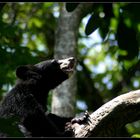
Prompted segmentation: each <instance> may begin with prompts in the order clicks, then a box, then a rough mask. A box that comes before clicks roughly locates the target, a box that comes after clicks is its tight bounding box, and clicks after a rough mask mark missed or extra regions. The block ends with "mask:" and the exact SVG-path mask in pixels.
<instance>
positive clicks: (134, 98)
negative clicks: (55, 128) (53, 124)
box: [72, 90, 140, 137]
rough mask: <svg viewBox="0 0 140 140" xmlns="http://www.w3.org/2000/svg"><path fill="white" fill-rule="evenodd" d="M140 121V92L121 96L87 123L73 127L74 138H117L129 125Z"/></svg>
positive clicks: (101, 108)
mask: <svg viewBox="0 0 140 140" xmlns="http://www.w3.org/2000/svg"><path fill="white" fill-rule="evenodd" d="M137 120H140V90H136V91H131V92H129V93H126V94H123V95H120V96H118V97H116V98H114V99H113V100H111V101H109V102H107V103H106V104H104V105H103V106H101V107H100V108H99V109H98V110H96V111H95V112H93V113H92V114H91V115H90V117H88V119H87V123H85V124H82V125H79V124H77V123H75V124H73V125H72V128H73V130H74V133H75V136H74V137H91V136H93V137H117V136H119V134H120V131H121V128H122V127H123V126H125V125H126V124H127V123H131V122H134V121H137Z"/></svg>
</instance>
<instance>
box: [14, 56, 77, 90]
mask: <svg viewBox="0 0 140 140" xmlns="http://www.w3.org/2000/svg"><path fill="white" fill-rule="evenodd" d="M74 64H75V59H74V58H73V57H70V58H67V59H61V60H56V59H52V60H46V61H42V62H40V63H38V64H35V65H23V66H19V67H18V68H17V70H16V75H17V77H18V78H19V79H20V80H21V81H25V82H26V81H29V80H31V79H32V80H34V81H36V84H38V85H40V87H43V89H44V88H47V89H48V90H50V89H53V88H55V87H56V86H58V85H59V84H61V83H62V82H63V81H65V80H66V79H68V77H69V74H71V73H72V72H73V70H74Z"/></svg>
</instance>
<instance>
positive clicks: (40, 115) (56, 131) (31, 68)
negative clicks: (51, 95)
mask: <svg viewBox="0 0 140 140" xmlns="http://www.w3.org/2000/svg"><path fill="white" fill-rule="evenodd" d="M73 60H74V59H73ZM71 66H73V64H71ZM16 75H17V77H18V80H17V83H16V85H15V86H14V87H13V89H12V90H11V91H10V92H9V93H8V94H7V95H6V97H5V98H4V99H3V100H2V102H1V105H0V116H1V117H4V118H6V117H9V116H12V115H17V116H19V117H20V118H21V122H20V126H23V127H24V128H25V130H26V131H25V132H24V133H25V136H32V137H55V136H56V137H58V136H66V135H67V134H66V135H65V133H64V127H65V123H66V122H67V121H70V120H71V118H61V117H59V116H56V115H52V114H47V115H46V111H47V108H46V105H47V97H48V92H49V90H51V89H53V88H55V87H56V86H58V85H59V84H61V83H62V82H63V81H65V80H66V79H68V74H67V73H65V72H64V71H63V70H62V69H61V68H60V64H59V63H58V61H57V60H48V61H43V62H41V63H38V64H36V65H26V66H19V67H18V68H17V70H16ZM59 122H61V123H59Z"/></svg>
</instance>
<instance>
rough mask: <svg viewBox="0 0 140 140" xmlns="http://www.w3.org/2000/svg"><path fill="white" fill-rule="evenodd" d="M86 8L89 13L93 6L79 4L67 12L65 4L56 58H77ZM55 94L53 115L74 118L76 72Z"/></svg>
mask: <svg viewBox="0 0 140 140" xmlns="http://www.w3.org/2000/svg"><path fill="white" fill-rule="evenodd" d="M85 5H86V6H85ZM85 7H86V9H88V10H87V11H89V8H90V7H91V4H79V5H78V7H77V8H76V9H75V10H74V11H73V12H67V11H66V9H65V4H63V6H62V9H61V11H60V17H59V21H58V26H57V30H56V35H55V39H56V40H55V48H54V58H56V59H58V58H59V59H61V58H67V57H71V56H73V57H75V58H76V47H77V39H78V29H79V24H80V22H81V19H82V17H83V16H85V15H86V13H87V12H86V10H85ZM53 92H54V93H53V96H52V113H53V114H56V115H58V116H62V117H73V116H74V115H75V111H74V110H75V96H76V92H77V81H76V71H75V72H74V74H73V75H72V76H71V77H70V78H69V79H68V80H66V81H65V82H63V83H62V84H61V85H59V86H58V87H57V88H56V89H55V90H54V91H53Z"/></svg>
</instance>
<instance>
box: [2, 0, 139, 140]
mask: <svg viewBox="0 0 140 140" xmlns="http://www.w3.org/2000/svg"><path fill="white" fill-rule="evenodd" d="M61 5H62V3H57V2H44V3H35V2H34V3H23V2H18V3H6V4H4V3H0V99H1V98H2V97H3V96H4V95H5V94H6V92H7V91H9V90H10V89H11V88H12V87H13V85H14V83H15V80H16V76H15V69H16V67H17V66H18V65H21V64H22V65H23V64H35V63H37V62H40V61H42V60H45V59H52V58H53V56H54V43H55V30H56V27H57V20H58V18H59V14H60V9H61ZM76 6H77V4H71V3H69V4H68V5H67V10H68V11H73V10H74V9H75V8H76ZM139 13H140V4H139V3H125V2H122V3H95V4H93V8H92V11H89V14H88V15H87V16H86V17H84V18H83V20H82V22H81V24H80V27H79V36H78V46H77V58H78V65H77V79H78V93H77V106H76V107H77V108H76V110H77V113H80V112H82V111H84V110H85V109H88V110H89V111H91V112H93V111H94V110H96V109H97V108H99V107H100V106H101V105H102V104H103V103H105V102H107V101H109V100H111V99H112V98H114V97H116V96H118V95H120V94H123V93H126V92H128V91H131V90H136V89H139V88H140V39H139V38H140V15H139ZM85 93H86V94H85ZM50 99H51V98H49V100H50ZM49 102H51V101H49ZM10 131H14V130H13V129H12V130H11V129H10ZM126 131H127V132H124V133H125V134H126V136H130V137H140V122H139V121H137V122H134V123H131V124H127V125H126Z"/></svg>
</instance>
